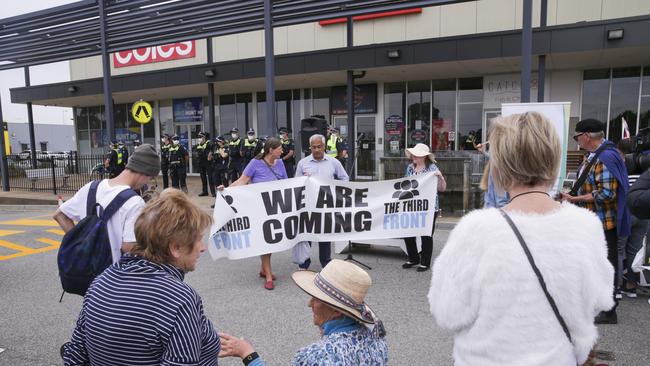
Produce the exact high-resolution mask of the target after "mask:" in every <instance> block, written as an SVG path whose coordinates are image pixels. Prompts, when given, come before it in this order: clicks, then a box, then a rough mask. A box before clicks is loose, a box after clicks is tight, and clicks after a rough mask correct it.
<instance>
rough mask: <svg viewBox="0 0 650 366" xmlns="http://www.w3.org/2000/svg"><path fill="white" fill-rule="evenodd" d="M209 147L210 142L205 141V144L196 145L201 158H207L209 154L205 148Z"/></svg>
mask: <svg viewBox="0 0 650 366" xmlns="http://www.w3.org/2000/svg"><path fill="white" fill-rule="evenodd" d="M207 147H208V142H207V141H206V142H204V143H203V144H198V145H196V150H197V152H198V153H199V157H200V158H201V159H204V158H205V159H207V157H208V154H207V153H206V151H205V149H206V148H207Z"/></svg>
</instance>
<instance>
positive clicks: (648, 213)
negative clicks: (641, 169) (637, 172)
mask: <svg viewBox="0 0 650 366" xmlns="http://www.w3.org/2000/svg"><path fill="white" fill-rule="evenodd" d="M627 205H628V207H629V208H630V212H631V213H632V215H634V216H636V217H638V218H639V219H644V220H647V219H650V170H646V172H645V173H643V174H641V176H640V177H639V179H637V181H636V182H635V183H634V184H633V185H632V187H630V192H629V193H628V195H627Z"/></svg>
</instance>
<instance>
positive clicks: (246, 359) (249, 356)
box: [241, 352, 260, 366]
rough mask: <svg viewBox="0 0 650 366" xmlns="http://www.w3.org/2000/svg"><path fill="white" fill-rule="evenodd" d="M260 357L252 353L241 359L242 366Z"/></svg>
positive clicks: (246, 365)
mask: <svg viewBox="0 0 650 366" xmlns="http://www.w3.org/2000/svg"><path fill="white" fill-rule="evenodd" d="M259 357H260V355H258V354H257V352H253V353H251V354H250V355H248V356H246V357H244V358H242V359H241V360H242V362H243V363H244V366H248V364H249V363H251V362H253V360H256V359H258V358H259Z"/></svg>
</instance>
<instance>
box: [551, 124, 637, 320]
mask: <svg viewBox="0 0 650 366" xmlns="http://www.w3.org/2000/svg"><path fill="white" fill-rule="evenodd" d="M575 132H577V133H578V134H576V135H575V136H573V139H574V140H575V141H576V142H577V143H578V145H579V146H580V147H581V148H583V149H585V150H587V151H588V152H589V155H588V156H587V159H586V160H585V161H584V162H583V163H582V164H581V166H580V168H579V174H578V180H577V181H576V186H577V187H576V188H579V189H578V190H577V193H576V194H575V195H571V194H567V193H562V194H561V197H562V199H563V200H566V201H569V202H571V203H575V204H578V205H581V206H584V207H586V208H588V209H589V210H591V211H594V212H595V213H596V214H597V215H598V218H599V219H600V221H601V222H602V227H603V231H604V232H605V238H606V239H607V258H608V259H609V261H610V263H611V264H612V266H614V269H615V273H616V275H615V276H614V277H612V284H613V286H612V297H615V296H616V294H615V291H616V289H617V288H618V286H617V283H616V282H617V277H618V270H617V268H618V238H619V237H626V236H629V235H630V225H631V218H630V213H629V211H628V210H627V206H626V204H625V198H626V196H627V191H628V176H627V168H626V167H625V162H624V161H623V158H621V155H620V153H619V152H618V150H617V149H616V145H614V144H613V143H612V142H610V141H608V140H606V139H605V124H604V123H602V122H600V121H598V120H595V119H585V120H582V121H580V122H578V123H577V124H576V127H575ZM583 175H584V176H585V177H586V179H584V180H583V179H581V177H582V176H583ZM581 181H582V182H583V183H582V184H581ZM574 192H575V190H574ZM616 323H618V317H617V315H616V307H614V308H613V309H611V310H609V311H607V312H603V313H602V314H599V315H598V317H597V318H596V324H616Z"/></svg>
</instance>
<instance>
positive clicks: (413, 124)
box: [406, 80, 431, 146]
mask: <svg viewBox="0 0 650 366" xmlns="http://www.w3.org/2000/svg"><path fill="white" fill-rule="evenodd" d="M406 101H407V105H408V143H407V145H408V146H414V145H415V144H417V143H423V144H426V145H427V146H429V143H430V136H431V121H430V119H429V114H430V112H431V82H430V81H428V80H426V81H410V82H409V83H408V95H407V97H406Z"/></svg>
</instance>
